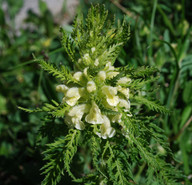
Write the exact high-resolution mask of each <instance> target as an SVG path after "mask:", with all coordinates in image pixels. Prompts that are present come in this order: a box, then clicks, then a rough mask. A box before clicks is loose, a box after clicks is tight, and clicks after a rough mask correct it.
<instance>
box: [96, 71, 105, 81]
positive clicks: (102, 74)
mask: <svg viewBox="0 0 192 185" xmlns="http://www.w3.org/2000/svg"><path fill="white" fill-rule="evenodd" d="M97 75H98V77H99V79H100V80H102V81H104V80H105V79H106V72H105V71H99V72H98V74H97Z"/></svg>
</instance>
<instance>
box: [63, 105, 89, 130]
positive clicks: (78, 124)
mask: <svg viewBox="0 0 192 185" xmlns="http://www.w3.org/2000/svg"><path fill="white" fill-rule="evenodd" d="M88 107H89V105H87V104H81V105H76V106H74V107H73V108H72V109H71V110H70V111H69V112H68V114H67V116H66V119H65V121H67V123H68V125H70V124H71V125H70V126H74V127H75V128H76V129H78V130H83V129H84V128H85V125H84V123H83V122H82V121H81V119H82V117H83V115H84V114H85V113H87V112H88Z"/></svg>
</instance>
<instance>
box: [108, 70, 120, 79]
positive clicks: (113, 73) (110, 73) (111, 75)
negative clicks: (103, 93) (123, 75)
mask: <svg viewBox="0 0 192 185" xmlns="http://www.w3.org/2000/svg"><path fill="white" fill-rule="evenodd" d="M118 74H119V72H116V71H110V72H107V78H113V77H115V76H117V75H118Z"/></svg>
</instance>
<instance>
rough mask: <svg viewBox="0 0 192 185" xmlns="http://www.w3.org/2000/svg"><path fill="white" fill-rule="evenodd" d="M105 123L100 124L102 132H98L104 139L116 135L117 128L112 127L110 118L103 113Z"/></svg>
mask: <svg viewBox="0 0 192 185" xmlns="http://www.w3.org/2000/svg"><path fill="white" fill-rule="evenodd" d="M103 120H104V122H103V124H102V125H101V126H100V130H101V133H99V132H97V133H96V134H97V135H98V136H99V137H102V138H103V139H107V138H111V137H113V136H114V135H115V129H114V128H112V127H111V124H110V120H109V118H108V117H107V116H105V115H103Z"/></svg>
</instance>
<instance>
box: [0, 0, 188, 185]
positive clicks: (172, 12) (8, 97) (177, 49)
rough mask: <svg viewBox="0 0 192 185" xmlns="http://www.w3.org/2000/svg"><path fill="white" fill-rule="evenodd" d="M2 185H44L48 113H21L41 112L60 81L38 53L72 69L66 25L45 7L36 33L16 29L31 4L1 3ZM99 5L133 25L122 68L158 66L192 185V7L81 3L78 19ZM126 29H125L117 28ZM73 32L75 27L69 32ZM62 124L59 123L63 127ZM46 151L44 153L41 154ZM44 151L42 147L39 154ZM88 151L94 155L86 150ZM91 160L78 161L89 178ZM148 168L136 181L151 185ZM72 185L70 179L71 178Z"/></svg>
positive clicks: (183, 2)
mask: <svg viewBox="0 0 192 185" xmlns="http://www.w3.org/2000/svg"><path fill="white" fill-rule="evenodd" d="M3 2H6V3H7V5H8V6H7V7H8V10H7V11H4V10H3V9H2V6H0V184H2V185H15V184H19V185H26V184H29V185H37V184H40V181H41V180H42V177H41V176H40V172H39V169H40V167H41V166H42V165H43V163H44V162H43V161H42V156H41V152H42V151H43V149H44V147H45V144H46V143H47V138H43V139H40V138H39V137H38V130H39V129H40V128H41V129H42V127H41V126H42V125H43V122H42V121H41V120H40V117H42V116H43V115H41V113H38V114H37V113H36V114H27V113H25V112H23V111H21V110H18V109H17V106H18V105H19V106H23V107H29V106H31V107H34V108H36V107H39V106H40V105H42V103H43V102H49V100H50V99H55V100H57V99H59V98H60V97H57V95H56V94H55V89H54V88H55V85H56V81H55V80H54V79H53V78H52V77H51V76H49V75H47V73H44V72H43V71H42V70H41V69H40V68H39V66H38V65H37V64H36V63H34V62H33V60H32V53H34V54H35V55H38V56H40V55H41V56H43V57H44V58H45V59H47V58H49V60H50V61H53V62H54V63H55V64H56V65H58V66H59V65H60V63H62V64H64V65H66V66H68V67H69V68H70V65H69V64H68V58H67V55H66V53H65V51H63V49H60V48H61V44H60V41H59V38H58V36H59V34H58V32H59V25H56V24H55V23H54V21H53V16H52V14H51V12H49V10H48V9H47V6H46V4H45V3H44V2H43V1H39V7H40V15H37V14H35V13H34V12H32V11H29V12H28V17H27V19H26V20H25V21H26V23H28V24H30V25H31V26H30V27H29V28H25V29H24V28H23V29H20V30H16V29H15V23H14V17H15V15H17V13H18V12H19V10H20V8H21V7H22V5H23V2H24V0H17V1H14V0H7V1H5V0H0V4H2V3H3ZM91 3H93V4H95V3H103V4H105V6H106V9H108V10H109V14H110V15H111V19H113V16H112V15H113V14H115V15H116V19H119V20H122V19H123V17H124V16H125V18H126V19H127V20H128V21H129V23H130V25H131V35H132V36H131V39H130V41H129V43H128V44H127V45H126V46H125V47H124V49H123V51H122V52H121V54H120V55H119V57H118V60H117V61H116V65H117V66H123V65H126V64H130V65H133V66H143V65H146V66H147V65H150V66H156V67H158V69H159V70H160V79H159V81H158V85H159V89H158V91H157V93H156V96H157V97H158V99H159V100H160V102H161V103H162V104H164V105H166V106H167V107H168V108H169V109H170V110H171V113H170V114H169V115H167V116H160V115H159V120H160V125H159V126H160V127H162V128H163V129H164V130H165V133H166V135H167V137H168V138H169V143H170V147H171V150H172V152H173V153H174V157H175V159H176V162H173V161H169V159H167V161H169V162H172V163H174V165H175V166H176V167H177V168H178V169H180V170H181V171H183V173H184V174H185V176H186V177H185V179H183V182H182V183H183V184H191V183H192V123H191V121H192V98H191V97H192V96H191V93H192V54H191V53H192V45H191V43H192V24H191V22H192V8H191V7H192V2H191V1H190V0H175V1H173V0H170V1H167V0H159V1H157V0H152V1H148V0H135V1H126V0H109V1H106V0H80V4H79V7H78V9H77V12H78V13H81V12H82V13H83V14H86V13H87V10H88V8H89V7H90V5H91ZM117 24H118V22H117ZM65 28H66V29H67V30H69V31H70V29H71V27H70V25H68V26H67V27H65ZM60 121H61V120H56V122H60ZM37 146H38V147H37ZM39 146H40V147H39ZM85 148H86V147H85ZM90 160H91V159H90V158H89V157H88V158H84V155H83V154H82V158H80V159H78V164H81V166H82V164H84V165H83V168H84V171H85V173H86V171H87V170H88V168H90V166H89V162H90ZM144 173H145V164H141V165H140V166H136V167H135V171H134V174H135V179H136V182H138V184H144V179H143V176H142V174H144ZM64 178H65V180H64V182H65V184H70V181H71V180H70V178H69V177H67V176H65V177H64Z"/></svg>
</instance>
